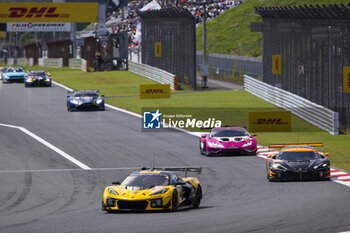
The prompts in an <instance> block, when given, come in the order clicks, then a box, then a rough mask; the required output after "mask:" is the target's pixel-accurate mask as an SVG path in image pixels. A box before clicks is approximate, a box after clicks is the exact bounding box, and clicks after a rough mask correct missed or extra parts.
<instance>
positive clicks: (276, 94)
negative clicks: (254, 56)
mask: <svg viewBox="0 0 350 233" xmlns="http://www.w3.org/2000/svg"><path fill="white" fill-rule="evenodd" d="M244 90H246V91H248V92H249V93H251V94H253V95H255V96H257V97H259V98H262V99H264V100H266V101H267V102H269V103H271V104H274V105H276V106H278V107H280V108H283V109H286V110H289V111H291V112H292V113H293V114H294V115H296V116H298V117H300V118H302V119H304V120H305V121H307V122H309V123H310V124H312V125H315V126H317V127H318V128H320V129H322V130H324V131H326V132H329V133H330V134H338V133H339V115H338V113H337V112H334V111H332V110H330V109H328V108H325V107H323V106H321V105H318V104H315V103H313V102H311V101H309V100H307V99H305V98H302V97H300V96H298V95H295V94H292V93H290V92H288V91H285V90H282V89H280V88H277V87H274V86H271V85H269V84H267V83H264V82H261V81H259V80H257V79H255V78H252V77H249V76H247V75H244Z"/></svg>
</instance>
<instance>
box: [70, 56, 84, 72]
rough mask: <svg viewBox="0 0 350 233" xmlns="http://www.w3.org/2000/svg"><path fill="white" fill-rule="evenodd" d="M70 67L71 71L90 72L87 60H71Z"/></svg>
mask: <svg viewBox="0 0 350 233" xmlns="http://www.w3.org/2000/svg"><path fill="white" fill-rule="evenodd" d="M68 66H69V68H71V69H80V70H82V71H84V72H88V71H89V65H88V62H87V61H86V60H85V59H80V58H69V61H68Z"/></svg>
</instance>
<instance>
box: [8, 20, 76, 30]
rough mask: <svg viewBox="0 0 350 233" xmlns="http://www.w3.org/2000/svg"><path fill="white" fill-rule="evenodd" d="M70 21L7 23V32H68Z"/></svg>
mask: <svg viewBox="0 0 350 233" xmlns="http://www.w3.org/2000/svg"><path fill="white" fill-rule="evenodd" d="M70 30H71V23H41V22H36V23H7V31H8V32H69V31H70Z"/></svg>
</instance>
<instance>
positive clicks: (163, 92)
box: [140, 84, 170, 99]
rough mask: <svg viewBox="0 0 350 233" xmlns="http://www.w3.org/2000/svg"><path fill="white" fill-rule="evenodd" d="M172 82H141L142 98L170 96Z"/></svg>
mask: <svg viewBox="0 0 350 233" xmlns="http://www.w3.org/2000/svg"><path fill="white" fill-rule="evenodd" d="M169 97H170V84H141V85H140V98H142V99H143V98H169Z"/></svg>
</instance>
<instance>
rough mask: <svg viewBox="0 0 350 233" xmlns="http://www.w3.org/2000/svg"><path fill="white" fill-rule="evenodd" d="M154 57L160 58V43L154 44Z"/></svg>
mask: <svg viewBox="0 0 350 233" xmlns="http://www.w3.org/2000/svg"><path fill="white" fill-rule="evenodd" d="M154 56H155V57H161V56H162V42H156V43H154Z"/></svg>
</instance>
